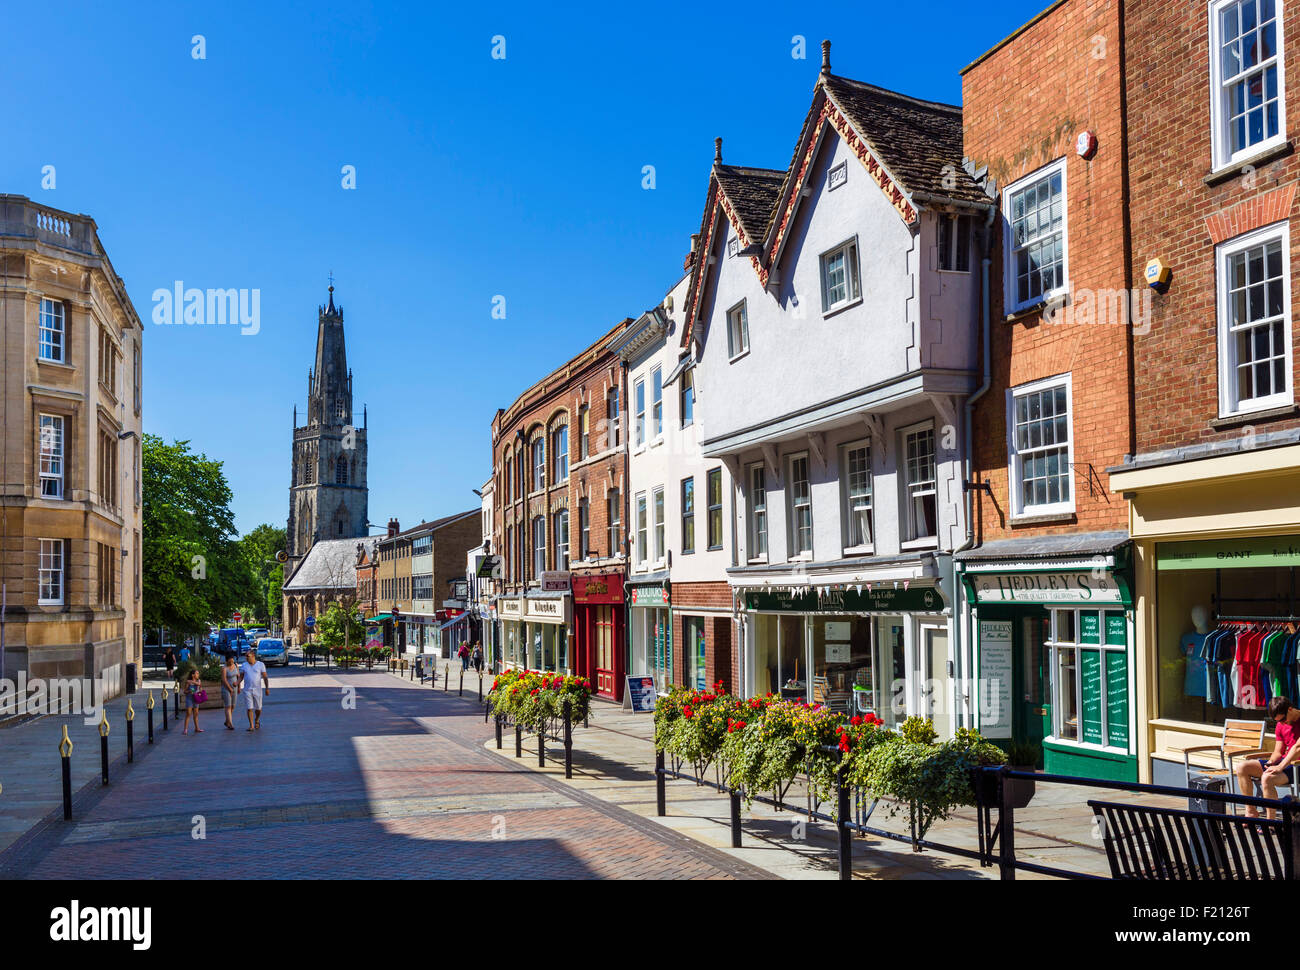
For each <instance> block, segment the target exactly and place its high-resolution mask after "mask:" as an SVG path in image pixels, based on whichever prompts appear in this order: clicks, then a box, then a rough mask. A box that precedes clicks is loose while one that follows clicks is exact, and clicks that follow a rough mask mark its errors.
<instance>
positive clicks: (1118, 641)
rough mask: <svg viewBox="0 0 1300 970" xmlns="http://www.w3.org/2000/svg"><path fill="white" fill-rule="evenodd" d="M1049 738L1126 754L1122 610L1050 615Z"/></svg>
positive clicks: (1125, 635)
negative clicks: (1103, 747) (1110, 748)
mask: <svg viewBox="0 0 1300 970" xmlns="http://www.w3.org/2000/svg"><path fill="white" fill-rule="evenodd" d="M1050 631H1051V634H1050V637H1051V638H1050V639H1049V640H1048V642H1047V644H1046V647H1047V649H1048V651H1049V658H1050V659H1049V664H1050V666H1049V669H1050V670H1051V685H1050V696H1051V704H1052V724H1051V727H1052V736H1053V738H1055V739H1056V740H1058V741H1075V742H1081V743H1083V744H1090V745H1097V746H1106V747H1115V748H1123V749H1125V750H1127V748H1128V621H1127V620H1126V619H1125V616H1124V613H1123V611H1122V610H1075V609H1055V610H1052V611H1051V627H1050Z"/></svg>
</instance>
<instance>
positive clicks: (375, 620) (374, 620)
mask: <svg viewBox="0 0 1300 970" xmlns="http://www.w3.org/2000/svg"><path fill="white" fill-rule="evenodd" d="M392 618H393V614H392V613H380V614H379V615H378V616H372V617H370V618H369V619H367V620H366V622H367V623H383V622H384V621H385V620H391V619H392Z"/></svg>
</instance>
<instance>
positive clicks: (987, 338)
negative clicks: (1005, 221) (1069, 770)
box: [952, 205, 998, 727]
mask: <svg viewBox="0 0 1300 970" xmlns="http://www.w3.org/2000/svg"><path fill="white" fill-rule="evenodd" d="M997 212H998V210H997V206H996V205H993V206H990V207H989V211H988V214H987V215H986V216H985V217H984V226H983V229H982V231H981V232H980V235H979V241H980V349H981V352H982V355H983V362H984V380H983V382H982V383H981V384H980V386H979V387H977V388H976V389H975V393H973V394H972V395H971V396H970V397H968V398H967V399H966V406H965V412H966V414H965V425H966V426H965V428H964V429H963V430H964V432H965V437H966V454H965V455H964V456H963V460H962V464H963V466H964V474H963V475H962V492H963V493H964V494H963V499H964V501H965V512H966V541H965V542H963V543H962V544H961V545H960V546H959V547H958V548H956V549H954V550H953V559H952V595H953V596H954V597H958V596H961V597H962V599H963V600H964V599H965V596H964V594H963V593H961V592H959V589H960V585H961V584H960V582H959V580H958V573H959V571H960V567H959V565H958V563H957V554H958V553H961V552H965V551H966V550H967V549H970V548H971V547H972V546H974V545H975V500H974V498H973V497H972V496H971V491H972V490H971V488H970V487H969V486H970V481H971V472H972V470H973V466H974V451H975V440H974V439H975V433H974V415H975V403H976V402H977V401H979V399H980V398H982V397H983V396H984V395H985V394H987V393H988V390H989V387H990V386H991V385H992V383H993V366H992V347H991V340H992V334H991V332H990V331H991V320H992V315H993V311H992V299H991V296H990V292H989V267H990V266H991V265H992V262H993V261H992V260H991V259H990V258H989V247H990V240H991V237H992V234H993V220H994V219H995V218H996V217H997ZM953 605H954V607H955V608H957V609H958V611H959V613H960V605H959V604H958V603H954V604H953ZM961 625H962V624H960V623H959V624H958V626H959V627H960V626H961ZM965 626H966V630H965V633H966V636H965V637H964V638H963V639H965V641H966V642H967V643H968V644H970V645H971V646H972V647H974V644H975V624H974V620H973V617H971V616H970V614H969V611H968V612H967V620H966V624H965ZM955 653H956V657H957V659H958V661H959V662H958V670H957V676H958V677H959V678H962V679H964V680H966V681H967V682H968V683H969V682H970V680H971V678H970V677H967V676H966V675H967V674H968V673H969V674H971V675H973V674H974V671H973V670H972V671H967V670H965V660H966V653H965V651H962V650H960V649H959V650H957V651H956V652H955ZM971 657H972V659H973V657H974V651H973V650H972V651H971ZM974 691H975V694H976V697H975V701H976V703H978V701H979V693H978V691H979V689H978V687H975V688H974ZM959 720H961V721H964V722H967V723H965V724H964V725H963V726H966V727H969V726H971V724H970V722H971V721H972V719H971V718H970V709H969V707H966V708H964V710H963V711H962V717H961V718H959Z"/></svg>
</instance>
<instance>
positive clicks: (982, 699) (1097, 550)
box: [957, 533, 1138, 781]
mask: <svg viewBox="0 0 1300 970" xmlns="http://www.w3.org/2000/svg"><path fill="white" fill-rule="evenodd" d="M1130 549H1131V546H1130V545H1129V542H1128V536H1127V534H1126V533H1099V534H1091V535H1087V534H1086V535H1076V536H1049V537H1035V538H1033V539H1011V540H1003V541H999V542H992V543H988V544H986V545H984V546H982V547H980V548H979V549H976V550H970V551H968V552H965V553H961V554H959V555H958V557H957V558H958V563H959V565H958V575H959V576H960V578H961V582H962V586H963V588H964V590H965V604H964V606H963V610H962V627H963V632H964V634H965V635H967V636H968V637H970V642H972V643H973V644H974V651H973V653H974V670H975V682H974V684H973V688H974V690H973V694H974V697H975V705H974V707H975V726H976V727H977V728H978V730H979V731H980V733H981V734H982V735H983V736H984V737H986V738H988V739H989V740H991V741H994V742H996V743H998V744H1000V745H1002V746H1003V747H1005V748H1007V749H1008V750H1009V751H1010V753H1011V755H1012V760H1013V761H1015V762H1017V763H1022V764H1023V763H1035V764H1036V765H1037V766H1038V767H1041V768H1043V769H1044V770H1046V771H1047V772H1049V773H1052V774H1061V775H1073V776H1076V777H1083V778H1097V779H1106V780H1116V781H1137V780H1138V758H1137V747H1136V725H1135V718H1136V706H1135V705H1134V703H1133V702H1132V700H1133V698H1134V697H1135V696H1136V690H1135V683H1134V678H1135V671H1136V664H1135V660H1134V643H1135V639H1136V638H1135V630H1134V611H1133V592H1132V590H1133V582H1132V571H1133V567H1132V562H1131V557H1130Z"/></svg>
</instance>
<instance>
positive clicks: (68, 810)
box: [59, 724, 72, 822]
mask: <svg viewBox="0 0 1300 970" xmlns="http://www.w3.org/2000/svg"><path fill="white" fill-rule="evenodd" d="M59 761H60V762H62V765H63V820H64V821H65V822H70V821H72V738H70V737H68V726H67V725H66V724H65V725H63V740H62V741H60V742H59Z"/></svg>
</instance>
